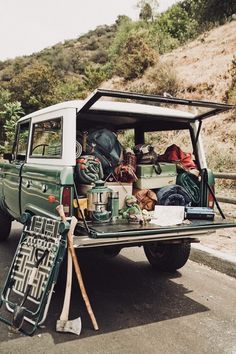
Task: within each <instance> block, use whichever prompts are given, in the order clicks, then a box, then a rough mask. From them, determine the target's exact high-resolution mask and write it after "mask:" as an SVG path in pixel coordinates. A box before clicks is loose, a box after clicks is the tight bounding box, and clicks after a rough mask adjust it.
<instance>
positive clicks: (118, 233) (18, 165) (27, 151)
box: [0, 89, 236, 271]
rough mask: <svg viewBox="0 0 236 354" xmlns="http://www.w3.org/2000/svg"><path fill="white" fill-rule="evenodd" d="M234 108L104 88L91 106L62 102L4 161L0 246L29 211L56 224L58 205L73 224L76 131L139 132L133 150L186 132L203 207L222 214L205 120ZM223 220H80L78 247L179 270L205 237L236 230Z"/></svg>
mask: <svg viewBox="0 0 236 354" xmlns="http://www.w3.org/2000/svg"><path fill="white" fill-rule="evenodd" d="M102 98H105V99H102ZM170 107H171V108H170ZM172 107H174V108H172ZM231 108H232V106H230V105H226V104H220V103H213V102H206V101H193V100H185V99H178V98H168V97H162V96H156V95H145V94H136V93H130V92H121V91H111V90H102V89H98V90H96V91H95V92H94V93H93V94H92V95H91V96H90V97H88V99H87V100H84V101H82V100H76V101H68V102H63V103H59V104H56V105H53V106H51V107H48V108H44V109H41V110H39V111H37V112H34V113H31V114H29V115H27V116H25V117H23V118H21V119H20V120H19V122H18V125H17V131H16V138H15V143H14V146H13V150H12V153H11V154H5V155H4V161H3V162H1V163H0V240H1V241H4V240H6V239H7V238H8V236H9V234H10V230H11V224H12V221H13V220H17V221H20V220H21V215H22V213H24V212H27V213H30V214H31V215H40V216H45V217H49V218H53V219H55V218H58V214H57V212H56V206H57V205H59V204H63V206H64V210H65V214H66V217H67V219H68V220H70V218H71V217H72V216H73V215H76V216H77V215H78V214H77V213H78V212H77V209H76V207H75V203H74V199H75V198H76V196H77V191H76V190H75V188H76V186H77V187H78V183H77V181H76V160H77V154H78V151H77V150H78V147H77V132H78V131H89V130H90V129H91V128H92V129H96V128H101V127H103V128H109V129H111V130H113V131H116V132H118V131H122V132H124V131H126V130H129V131H132V132H133V137H134V138H133V139H134V145H137V144H144V143H145V138H146V137H147V135H148V134H153V133H154V132H158V136H161V134H162V133H163V134H164V133H166V132H167V131H170V132H171V131H179V132H181V131H185V133H186V135H187V136H188V138H189V141H190V144H191V145H192V151H193V154H194V157H195V161H196V164H197V166H198V170H199V173H200V177H199V181H200V182H199V183H200V201H199V205H198V206H199V207H211V208H213V205H215V206H218V208H219V209H220V207H219V205H218V203H217V200H216V198H215V196H214V177H213V174H212V172H211V171H210V170H209V169H207V165H206V159H205V155H204V150H203V145H202V141H201V136H200V132H201V127H202V123H203V121H204V120H205V119H208V118H210V117H212V116H215V115H216V114H219V113H221V112H224V111H226V110H229V109H231ZM76 149H77V150H76ZM220 213H221V215H222V217H221V218H219V219H217V218H215V219H214V220H204V219H202V220H201V219H200V218H199V219H195V220H190V222H189V223H183V224H181V225H172V226H158V225H154V224H151V223H148V224H145V225H139V224H135V223H134V224H132V223H124V222H123V223H120V222H119V221H116V222H112V223H109V224H108V223H106V224H104V225H103V224H102V223H101V224H93V223H92V222H91V221H89V220H88V221H87V222H86V221H85V222H83V221H80V222H79V223H78V227H77V228H76V232H75V237H74V245H75V247H77V248H89V247H93V248H94V247H100V248H103V249H104V251H105V252H107V253H110V254H113V255H115V254H118V252H119V251H120V249H121V248H123V247H131V246H143V247H144V251H145V254H146V256H147V259H148V261H149V262H150V263H151V264H152V265H153V266H154V267H156V268H158V269H161V270H164V271H165V270H167V271H171V270H176V269H178V268H180V267H182V266H183V265H184V264H185V263H186V261H187V260H188V257H189V253H190V247H191V243H192V242H196V241H197V240H198V238H199V237H200V236H201V235H205V234H206V233H212V232H214V231H215V230H216V229H218V228H226V227H235V226H236V225H235V224H233V223H232V222H229V221H227V220H225V218H224V215H223V212H222V210H221V209H220Z"/></svg>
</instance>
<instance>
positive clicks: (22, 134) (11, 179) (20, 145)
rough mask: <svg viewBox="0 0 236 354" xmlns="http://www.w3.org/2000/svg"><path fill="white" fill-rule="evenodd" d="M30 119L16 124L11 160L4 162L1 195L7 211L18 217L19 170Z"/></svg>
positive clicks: (23, 160)
mask: <svg viewBox="0 0 236 354" xmlns="http://www.w3.org/2000/svg"><path fill="white" fill-rule="evenodd" d="M29 125H30V121H29V120H27V121H24V122H21V123H19V124H18V128H17V134H16V144H15V147H14V151H13V160H12V161H11V162H10V163H6V164H4V171H3V172H4V173H3V176H4V177H3V195H4V197H5V205H6V207H7V209H8V212H9V213H10V214H11V215H12V216H13V217H14V218H16V219H19V217H20V214H21V210H20V204H21V203H20V198H21V193H20V192H21V170H22V167H23V165H24V163H25V161H26V154H27V148H28V137H29Z"/></svg>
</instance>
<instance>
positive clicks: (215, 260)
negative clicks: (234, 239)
mask: <svg viewBox="0 0 236 354" xmlns="http://www.w3.org/2000/svg"><path fill="white" fill-rule="evenodd" d="M189 259H190V260H191V261H193V262H197V263H200V264H204V265H206V266H208V267H210V268H212V269H215V270H217V271H218V272H221V273H224V274H227V275H229V276H230V277H233V278H236V257H235V256H233V255H230V254H225V253H223V252H220V251H217V250H214V249H212V248H209V247H206V246H203V245H201V244H194V245H193V244H192V248H191V253H190V257H189Z"/></svg>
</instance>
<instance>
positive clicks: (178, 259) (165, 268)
mask: <svg viewBox="0 0 236 354" xmlns="http://www.w3.org/2000/svg"><path fill="white" fill-rule="evenodd" d="M143 247H144V252H145V255H146V257H147V259H148V261H149V263H150V264H151V265H152V267H153V268H155V269H157V270H160V271H162V272H175V271H176V270H177V269H179V268H182V267H183V266H184V265H185V263H186V262H187V260H188V258H189V254H190V250H191V243H189V242H184V243H178V244H165V243H158V242H155V243H150V244H147V245H145V246H143Z"/></svg>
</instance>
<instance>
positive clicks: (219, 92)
mask: <svg viewBox="0 0 236 354" xmlns="http://www.w3.org/2000/svg"><path fill="white" fill-rule="evenodd" d="M235 54H236V21H232V22H229V23H227V24H225V25H223V26H220V27H217V28H214V29H212V30H211V31H207V32H205V33H204V34H202V35H200V36H199V37H198V38H197V39H195V40H194V41H191V42H189V43H188V44H186V45H184V46H182V47H179V48H177V49H175V50H173V51H172V52H170V53H167V54H164V55H162V56H161V57H160V62H161V63H162V64H163V65H167V67H169V68H170V69H172V70H173V72H175V75H176V79H177V82H178V89H177V91H176V96H178V97H182V98H188V99H200V100H201V99H202V100H209V101H219V102H226V96H227V92H228V90H229V88H230V86H231V83H232V76H231V73H230V69H231V66H232V60H233V59H234V56H235ZM159 66H160V63H158V64H157V65H156V69H155V67H153V68H150V69H148V70H147V71H146V72H145V74H144V75H143V77H142V78H141V79H136V80H133V81H132V83H130V82H127V81H125V80H123V79H122V78H119V77H113V78H112V79H110V80H109V81H107V82H104V83H103V87H104V88H110V89H112V88H113V89H123V90H127V89H132V90H134V91H135V90H136V88H137V89H143V91H145V89H146V88H147V87H148V89H149V91H150V87H151V90H153V91H155V82H154V83H153V82H150V71H153V72H156V74H157V75H158V67H159ZM168 75H169V73H168ZM151 76H152V77H153V74H152V75H151ZM153 93H154V92H153ZM203 132H204V133H205V138H204V142H205V146H206V150H207V155H208V162H209V164H210V166H211V167H212V168H213V169H214V170H222V171H235V170H236V154H235V148H236V115H235V112H234V113H232V112H229V113H225V114H221V115H220V116H218V117H216V118H211V119H209V120H207V121H206V122H204V125H203Z"/></svg>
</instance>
